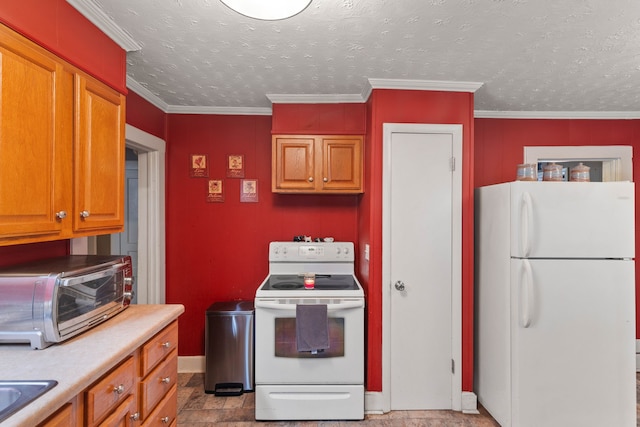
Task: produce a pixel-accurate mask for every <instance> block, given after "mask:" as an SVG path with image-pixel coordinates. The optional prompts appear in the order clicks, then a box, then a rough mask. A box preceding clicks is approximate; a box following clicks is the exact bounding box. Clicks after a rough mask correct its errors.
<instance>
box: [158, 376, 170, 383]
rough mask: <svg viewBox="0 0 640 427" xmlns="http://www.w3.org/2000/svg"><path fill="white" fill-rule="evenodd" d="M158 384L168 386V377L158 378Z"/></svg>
mask: <svg viewBox="0 0 640 427" xmlns="http://www.w3.org/2000/svg"><path fill="white" fill-rule="evenodd" d="M160 382H161V383H164V384H169V383H170V382H171V378H170V377H164V378H160Z"/></svg>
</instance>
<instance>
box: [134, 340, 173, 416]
mask: <svg viewBox="0 0 640 427" xmlns="http://www.w3.org/2000/svg"><path fill="white" fill-rule="evenodd" d="M177 377H178V352H177V351H176V350H174V351H173V352H172V353H171V354H170V355H169V357H168V358H167V359H166V360H165V361H164V362H162V363H161V364H160V365H158V366H157V367H156V368H155V369H154V370H153V371H151V373H150V374H149V375H148V376H147V377H146V378H145V379H143V380H142V381H141V382H140V403H141V408H140V412H141V414H142V419H143V420H146V419H147V415H148V414H149V413H150V412H151V411H153V408H155V407H156V405H157V404H158V402H159V401H160V400H162V398H163V397H164V396H165V395H166V394H167V392H169V390H171V388H172V387H173V386H174V385H175V384H176V382H177Z"/></svg>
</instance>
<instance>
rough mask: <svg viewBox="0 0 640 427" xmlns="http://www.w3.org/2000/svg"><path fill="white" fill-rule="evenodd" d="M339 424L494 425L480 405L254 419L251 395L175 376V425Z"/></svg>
mask: <svg viewBox="0 0 640 427" xmlns="http://www.w3.org/2000/svg"><path fill="white" fill-rule="evenodd" d="M256 425H257V426H264V427H267V426H291V427H343V426H351V425H352V426H358V425H363V426H368V427H369V426H379V427H384V426H407V427H412V426H416V427H417V426H421V427H422V426H424V427H449V426H451V427H458V426H460V427H494V426H498V423H496V422H495V421H494V420H493V418H491V416H490V415H489V414H487V412H486V411H484V410H483V409H482V408H481V412H480V414H479V415H465V414H462V413H460V412H455V411H392V412H389V413H388V414H383V415H366V416H365V419H364V420H363V421H294V422H287V421H277V422H265V421H259V422H258V421H255V406H254V394H253V393H244V394H243V395H242V396H229V397H221V396H215V395H213V394H207V393H205V392H204V374H197V373H196V374H179V375H178V427H213V426H216V427H225V426H227V427H244V426H256Z"/></svg>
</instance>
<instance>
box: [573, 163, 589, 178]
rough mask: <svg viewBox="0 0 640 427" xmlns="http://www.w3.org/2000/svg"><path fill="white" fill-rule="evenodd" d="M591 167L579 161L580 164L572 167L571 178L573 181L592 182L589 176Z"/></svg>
mask: <svg viewBox="0 0 640 427" xmlns="http://www.w3.org/2000/svg"><path fill="white" fill-rule="evenodd" d="M590 169H591V168H590V167H589V166H587V165H584V164H582V163H579V164H578V166H576V167H574V168H571V174H570V176H569V180H570V181H573V182H590V181H591V178H590V176H589V171H590Z"/></svg>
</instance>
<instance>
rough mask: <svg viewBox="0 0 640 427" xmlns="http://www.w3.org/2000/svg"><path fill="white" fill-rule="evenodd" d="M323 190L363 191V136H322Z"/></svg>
mask: <svg viewBox="0 0 640 427" xmlns="http://www.w3.org/2000/svg"><path fill="white" fill-rule="evenodd" d="M321 147H322V190H323V191H336V192H354V193H362V137H361V136H325V137H322V145H321Z"/></svg>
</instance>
